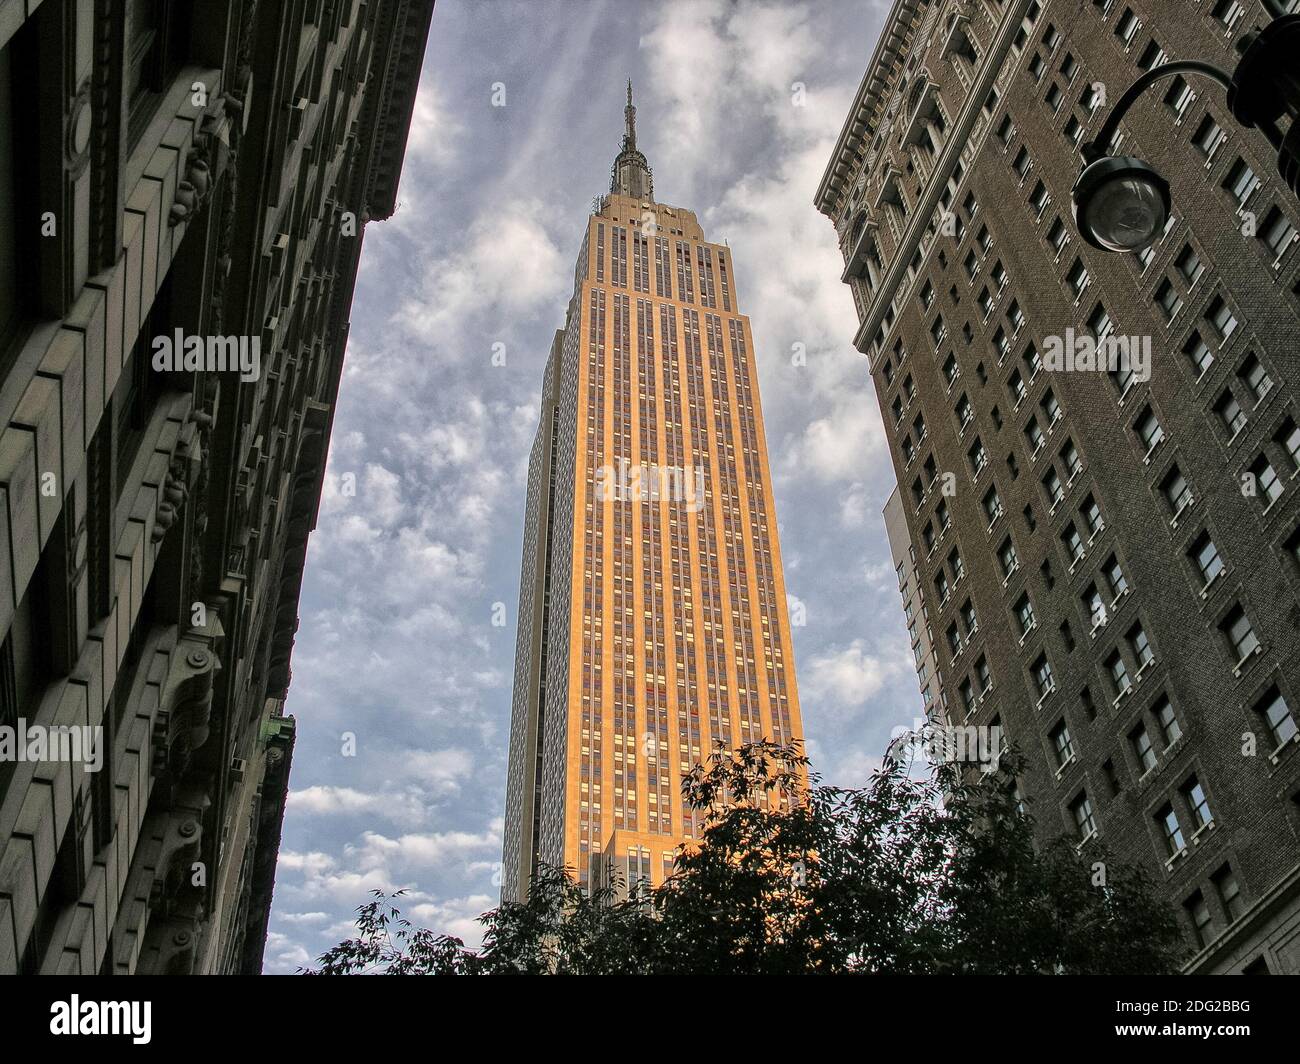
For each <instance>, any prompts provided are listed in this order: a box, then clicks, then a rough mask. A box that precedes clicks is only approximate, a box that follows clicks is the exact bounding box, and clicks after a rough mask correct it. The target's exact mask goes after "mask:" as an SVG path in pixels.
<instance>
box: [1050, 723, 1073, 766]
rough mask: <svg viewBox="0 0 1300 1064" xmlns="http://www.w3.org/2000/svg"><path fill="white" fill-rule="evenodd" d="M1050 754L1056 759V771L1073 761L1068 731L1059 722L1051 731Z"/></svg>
mask: <svg viewBox="0 0 1300 1064" xmlns="http://www.w3.org/2000/svg"><path fill="white" fill-rule="evenodd" d="M1051 739H1052V753H1053V754H1054V755H1055V757H1056V767H1057V769H1058V771H1059V770H1060V769H1063V768H1065V766H1066V765H1068V764H1069V763H1070V762H1071V761H1073V760H1074V744H1073V743H1071V741H1070V729H1069V727H1068V726H1067V725H1066V723H1065V721H1061V723H1060V724H1058V725H1057V726H1056V727H1055V728H1053V729H1052V735H1051Z"/></svg>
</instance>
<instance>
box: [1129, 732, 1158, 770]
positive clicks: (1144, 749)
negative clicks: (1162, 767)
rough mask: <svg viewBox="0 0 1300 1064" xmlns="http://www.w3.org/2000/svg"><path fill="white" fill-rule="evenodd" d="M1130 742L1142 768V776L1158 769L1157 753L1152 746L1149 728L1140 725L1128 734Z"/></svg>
mask: <svg viewBox="0 0 1300 1064" xmlns="http://www.w3.org/2000/svg"><path fill="white" fill-rule="evenodd" d="M1128 741H1129V745H1130V746H1131V747H1132V748H1133V754H1134V756H1136V757H1137V760H1138V765H1139V766H1140V767H1141V770H1142V771H1141V775H1143V776H1145V775H1146V774H1147V773H1148V772H1150V771H1151V770H1152V769H1153V768H1155V767H1156V752H1155V748H1154V747H1153V746H1152V745H1151V734H1150V733H1149V732H1148V731H1147V726H1146V725H1145V724H1139V725H1138V726H1137V727H1136V728H1134V729H1133V730H1132V731H1131V732H1129V733H1128Z"/></svg>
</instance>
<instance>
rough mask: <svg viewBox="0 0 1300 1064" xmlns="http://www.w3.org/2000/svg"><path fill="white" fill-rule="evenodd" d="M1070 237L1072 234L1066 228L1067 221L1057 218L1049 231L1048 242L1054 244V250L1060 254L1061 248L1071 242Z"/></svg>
mask: <svg viewBox="0 0 1300 1064" xmlns="http://www.w3.org/2000/svg"><path fill="white" fill-rule="evenodd" d="M1069 239H1070V234H1069V231H1068V230H1067V229H1066V228H1065V223H1064V222H1063V221H1061V219H1060V218H1057V219H1056V220H1055V221H1054V222H1052V226H1051V228H1050V229H1049V230H1048V231H1047V242H1048V243H1049V244H1051V245H1052V250H1053V251H1055V252H1056V253H1057V254H1058V255H1059V254H1060V253H1061V250H1062V249H1063V248H1064V247H1065V245H1066V244H1067V243H1068V242H1069Z"/></svg>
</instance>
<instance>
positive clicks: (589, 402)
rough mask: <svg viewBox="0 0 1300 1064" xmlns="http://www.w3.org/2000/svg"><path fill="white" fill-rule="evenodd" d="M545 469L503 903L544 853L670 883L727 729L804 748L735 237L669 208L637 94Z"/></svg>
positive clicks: (550, 371)
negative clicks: (713, 237)
mask: <svg viewBox="0 0 1300 1064" xmlns="http://www.w3.org/2000/svg"><path fill="white" fill-rule="evenodd" d="M598 206H599V209H598V210H596V211H595V212H594V213H593V214H592V215H591V216H590V217H588V219H587V223H586V230H585V232H584V234H583V239H582V249H581V252H580V253H579V255H578V261H577V266H576V270H575V277H574V288H573V295H572V297H571V299H570V301H569V305H568V308H567V312H566V315H565V322H564V327H563V328H562V329H560V330H558V331H557V332H556V334H555V338H554V341H553V343H552V345H551V351H550V357H549V359H548V361H547V364H546V371H545V375H544V379H543V384H542V402H541V418H540V423H539V425H538V429H537V436H536V439H535V440H534V443H533V448H532V453H531V457H530V459H529V473H528V500H527V511H526V516H525V528H524V554H523V566H522V574H521V579H520V593H519V599H520V603H519V631H518V638H517V644H516V650H515V678H514V698H513V710H512V719H511V727H510V766H509V777H508V782H507V789H506V817H505V845H504V875H503V886H502V898H503V900H506V901H512V900H518V899H522V898H523V897H524V896H525V895H526V893H527V890H528V884H529V880H530V877H531V875H532V874H533V873H534V872H535V871H536V870H537V867H538V865H539V864H547V865H552V866H562V867H565V868H568V869H570V870H571V871H572V873H573V874H574V875H576V876H577V878H578V880H579V882H580V883H581V884H582V885H584V886H586V887H587V888H588V889H591V888H593V887H595V886H596V885H598V884H600V883H608V882H623V883H625V884H638V883H648V884H651V885H658V884H659V883H660V882H662V881H663V879H664V878H665V877H666V876H667V875H668V874H670V872H671V869H672V860H673V856H674V851H675V849H676V847H677V846H678V845H679V844H681V843H687V844H689V843H691V842H692V841H693V840H695V839H698V837H699V834H700V832H701V830H702V828H703V822H702V818H701V817H700V816H699V815H698V814H697V813H696V812H694V811H693V810H691V808H690V807H689V806H685V807H684V806H683V803H682V798H681V781H682V777H683V776H684V775H685V774H686V773H688V772H689V771H690V769H691V768H692V766H694V765H695V764H697V763H699V762H701V761H703V760H706V759H707V758H708V756H709V753H710V751H711V750H712V749H713V748H714V746H715V745H716V744H718V743H723V744H725V745H726V746H728V747H732V748H735V747H739V746H742V745H743V744H745V743H748V742H753V741H757V740H759V739H773V740H776V741H778V742H789V741H791V740H793V739H797V738H802V726H801V722H800V717H799V698H798V693H797V690H796V687H795V676H794V655H793V649H792V646H791V640H790V622H789V616H788V613H787V609H786V593H785V581H784V577H783V575H782V570H781V552H780V547H779V545H778V542H777V523H776V512H775V509H774V504H773V499H772V486H771V480H770V477H769V473H768V455H767V443H766V440H765V437H764V431H763V416H762V410H761V407H760V404H759V396H758V374H757V371H756V368H755V353H754V342H753V336H752V333H751V331H750V324H749V319H748V318H747V317H746V316H745V315H744V314H742V313H741V311H740V302H739V298H738V293H737V291H736V281H735V269H734V264H733V262H732V260H731V251H730V249H729V248H728V247H726V246H725V245H719V244H714V243H710V242H709V241H708V240H706V239H705V236H704V232H703V230H702V229H701V228H700V224H699V222H698V221H697V220H696V217H695V214H694V213H693V212H692V211H689V210H686V209H683V208H681V207H672V206H669V205H667V204H665V203H660V202H658V201H657V200H656V199H655V194H654V181H653V174H652V171H651V169H650V166H649V164H648V163H647V161H646V157H645V156H644V155H643V154H642V153H641V151H640V150H639V149H638V147H637V138H636V108H635V107H634V106H633V105H632V87H631V84H630V83H629V84H628V90H627V107H626V110H625V131H624V135H623V143H622V149H621V151H620V152H619V154H618V157H617V158H616V159H615V161H614V166H613V171H612V175H611V180H610V190H609V194H608V195H606V196H604V197H602V198H601V199H600V201H599V205H598Z"/></svg>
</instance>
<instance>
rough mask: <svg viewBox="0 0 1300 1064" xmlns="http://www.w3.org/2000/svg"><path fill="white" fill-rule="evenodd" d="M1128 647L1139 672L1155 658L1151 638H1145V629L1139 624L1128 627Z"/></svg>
mask: <svg viewBox="0 0 1300 1064" xmlns="http://www.w3.org/2000/svg"><path fill="white" fill-rule="evenodd" d="M1128 648H1129V651H1130V652H1131V653H1132V655H1133V660H1134V661H1136V662H1137V664H1138V672H1139V673H1141V672H1142V670H1143V669H1145V668H1146V667H1147V666H1148V665H1150V664H1151V663H1152V662H1154V661H1155V660H1156V656H1155V652H1154V651H1152V649H1151V640H1150V639H1148V638H1147V633H1146V629H1144V628H1143V627H1142V626H1141V625H1140V624H1135V625H1134V626H1133V627H1132V628H1130V629H1129V633H1128Z"/></svg>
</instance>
